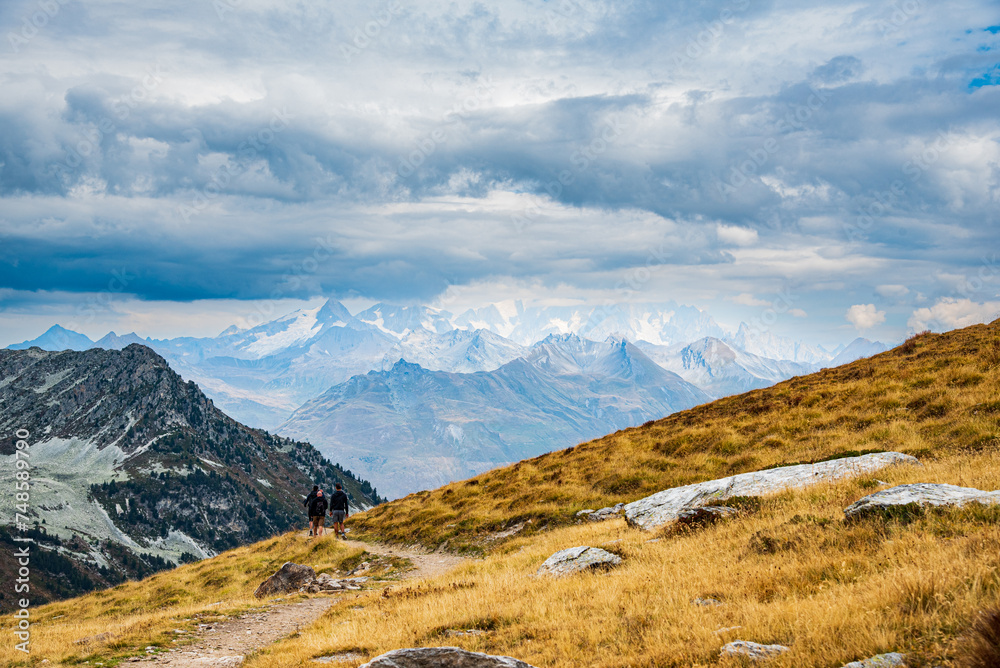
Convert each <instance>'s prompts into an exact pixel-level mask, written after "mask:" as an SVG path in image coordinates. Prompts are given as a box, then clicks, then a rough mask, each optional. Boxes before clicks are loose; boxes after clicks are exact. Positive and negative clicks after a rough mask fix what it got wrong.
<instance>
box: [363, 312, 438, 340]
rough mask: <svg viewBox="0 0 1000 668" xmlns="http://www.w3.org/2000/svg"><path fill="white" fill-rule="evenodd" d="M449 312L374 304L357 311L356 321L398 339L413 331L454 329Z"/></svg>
mask: <svg viewBox="0 0 1000 668" xmlns="http://www.w3.org/2000/svg"><path fill="white" fill-rule="evenodd" d="M452 317H453V316H452V315H451V313H448V312H447V311H442V310H440V309H434V308H430V307H428V306H393V305H392V304H376V305H375V306H372V307H371V308H368V309H365V310H364V311H362V312H361V313H358V314H357V315H356V316H355V318H357V320H358V321H360V322H363V323H366V324H368V325H371V326H372V327H375V328H377V329H378V330H379V331H381V332H384V333H385V334H388V335H389V336H393V337H396V338H399V339H402V338H404V337H406V336H407V335H408V334H411V333H414V332H428V333H432V334H444V333H447V332H449V331H451V330H453V329H454V326H453V325H452V323H451V320H452Z"/></svg>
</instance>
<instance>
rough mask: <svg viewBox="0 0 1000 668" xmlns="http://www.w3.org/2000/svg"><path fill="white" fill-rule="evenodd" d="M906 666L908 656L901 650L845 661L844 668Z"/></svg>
mask: <svg viewBox="0 0 1000 668" xmlns="http://www.w3.org/2000/svg"><path fill="white" fill-rule="evenodd" d="M904 666H906V657H905V656H904V655H902V654H900V653H899V652H889V653H888V654H879V655H878V656H873V657H871V658H870V659H865V660H863V661H851V662H850V663H845V664H844V665H843V667H842V668H902V667H904Z"/></svg>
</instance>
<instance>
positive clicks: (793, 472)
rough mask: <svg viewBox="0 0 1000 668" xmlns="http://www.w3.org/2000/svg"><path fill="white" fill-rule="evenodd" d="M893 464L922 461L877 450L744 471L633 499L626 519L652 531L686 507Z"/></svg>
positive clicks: (769, 491)
mask: <svg viewBox="0 0 1000 668" xmlns="http://www.w3.org/2000/svg"><path fill="white" fill-rule="evenodd" d="M893 464H919V462H918V461H917V460H916V458H914V457H911V456H910V455H904V454H902V453H899V452H878V453H874V454H870V455H862V456H860V457H845V458H843V459H834V460H832V461H827V462H819V463H817V464H799V465H796V466H783V467H781V468H776V469H767V470H764V471H754V472H752V473H741V474H739V475H734V476H730V477H728V478H720V479H718V480H709V481H706V482H699V483H695V484H692V485H684V486H683V487H674V488H672V489H667V490H664V491H662V492H657V493H656V494H653V495H652V496H647V497H646V498H644V499H639V500H638V501H633V502H632V503H629V504H626V506H625V519H626V521H628V523H629V524H631V525H632V526H636V527H639V528H641V529H645V530H647V531H653V530H654V529H658V528H659V527H661V526H663V525H665V524H668V523H670V522H675V521H676V520H677V518H678V516H679V514H680V513H681V511H683V510H685V509H689V508H698V507H701V506H706V505H709V504H713V503H717V502H719V501H724V500H726V499H728V498H731V497H734V496H762V495H764V494H773V493H775V492H780V491H782V490H785V489H790V488H797V487H806V486H808V485H814V484H816V483H820V482H830V481H833V480H839V479H841V478H847V477H851V476H856V475H862V474H865V473H872V472H873V471H878V470H879V469H883V468H885V467H887V466H891V465H893Z"/></svg>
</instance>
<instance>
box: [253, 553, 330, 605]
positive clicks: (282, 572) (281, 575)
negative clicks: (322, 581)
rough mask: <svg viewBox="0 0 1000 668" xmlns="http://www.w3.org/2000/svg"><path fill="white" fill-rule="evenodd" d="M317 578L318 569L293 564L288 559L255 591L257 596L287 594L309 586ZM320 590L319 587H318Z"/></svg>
mask: <svg viewBox="0 0 1000 668" xmlns="http://www.w3.org/2000/svg"><path fill="white" fill-rule="evenodd" d="M315 579H316V571H314V570H313V569H312V568H310V567H309V566H303V565H301V564H293V563H292V562H290V561H286V562H285V563H284V564H282V565H281V568H279V569H278V570H277V572H275V573H274V575H272V576H271V577H269V578H268V579H266V580H264V581H263V582H262V583H261V584H260V586H259V587H257V590H256V591H255V592H254V593H253V595H254V596H256V597H257V598H264V597H265V596H273V595H274V594H287V593H289V592H293V591H298V589H299V587H303V586H308V585H309V584H310V583H312V581H313V580H315ZM317 591H318V589H317Z"/></svg>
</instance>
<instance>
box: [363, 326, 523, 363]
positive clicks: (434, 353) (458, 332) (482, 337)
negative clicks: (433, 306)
mask: <svg viewBox="0 0 1000 668" xmlns="http://www.w3.org/2000/svg"><path fill="white" fill-rule="evenodd" d="M528 350H529V349H528V348H527V347H525V346H521V345H518V344H516V343H514V342H513V341H511V340H509V339H505V338H504V337H502V336H500V335H498V334H494V333H493V332H490V331H489V330H485V329H476V330H467V329H453V330H451V331H449V332H445V333H443V334H435V333H431V332H428V331H427V330H418V331H415V332H412V333H410V334H408V335H406V336H405V337H404V338H403V339H402V340H401V341H400V342H399V343H397V344H396V345H395V346H393V348H392V350H390V351H389V352H388V353H386V355H385V360H386V362H387V364H385V365H383V367H384V368H388V367H390V366H392V365H393V364H394V363H395V362H396V361H398V360H400V359H403V360H406V361H407V362H413V363H414V364H419V365H420V366H422V367H423V368H425V369H430V370H432V371H451V372H454V373H473V372H475V371H493V370H494V369H498V368H500V367H501V366H503V365H504V364H506V363H507V362H510V361H512V360H515V359H517V358H518V357H523V356H524V355H526V354H527V353H528Z"/></svg>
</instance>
